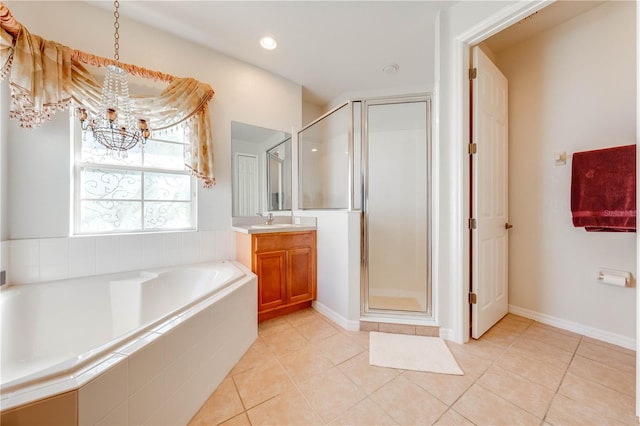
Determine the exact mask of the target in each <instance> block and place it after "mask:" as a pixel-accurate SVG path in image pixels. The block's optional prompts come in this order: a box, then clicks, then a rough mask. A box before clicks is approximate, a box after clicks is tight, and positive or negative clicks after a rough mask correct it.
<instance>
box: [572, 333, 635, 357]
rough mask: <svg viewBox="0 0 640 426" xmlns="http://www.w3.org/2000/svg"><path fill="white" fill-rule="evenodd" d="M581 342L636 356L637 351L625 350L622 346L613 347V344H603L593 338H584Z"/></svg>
mask: <svg viewBox="0 0 640 426" xmlns="http://www.w3.org/2000/svg"><path fill="white" fill-rule="evenodd" d="M581 341H582V342H586V343H591V344H593V345H598V346H603V347H605V348H608V349H611V350H614V351H617V352H623V353H626V354H627V355H633V356H635V355H636V351H634V350H632V349H627V348H623V347H622V346H618V345H613V344H611V343H607V342H603V341H602V340H596V339H593V338H591V337H586V336H582V340H581Z"/></svg>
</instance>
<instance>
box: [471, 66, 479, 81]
mask: <svg viewBox="0 0 640 426" xmlns="http://www.w3.org/2000/svg"><path fill="white" fill-rule="evenodd" d="M477 76H478V68H469V80H475V79H476V77H477Z"/></svg>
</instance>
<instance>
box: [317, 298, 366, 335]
mask: <svg viewBox="0 0 640 426" xmlns="http://www.w3.org/2000/svg"><path fill="white" fill-rule="evenodd" d="M312 306H313V309H315V310H316V311H318V312H320V313H321V314H322V315H324V316H325V317H327V318H329V319H330V320H331V321H333V322H334V323H336V324H337V325H339V326H340V327H342V328H344V329H345V330H350V331H358V330H360V321H349V320H348V319H346V318H345V317H343V316H342V315H340V314H338V313H337V312H336V311H334V310H333V309H330V308H328V307H327V306H326V305H323V304H322V303H320V302H318V301H314V302H313V304H312Z"/></svg>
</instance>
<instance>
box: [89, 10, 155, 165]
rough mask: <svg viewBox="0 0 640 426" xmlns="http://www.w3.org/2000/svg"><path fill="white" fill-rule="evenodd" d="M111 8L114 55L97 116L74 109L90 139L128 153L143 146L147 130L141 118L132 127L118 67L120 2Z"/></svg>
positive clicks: (124, 78)
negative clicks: (113, 9) (113, 18)
mask: <svg viewBox="0 0 640 426" xmlns="http://www.w3.org/2000/svg"><path fill="white" fill-rule="evenodd" d="M113 4H114V6H115V9H116V10H115V12H114V13H113V16H114V17H115V22H114V24H113V27H114V29H115V33H114V35H113V38H114V43H113V47H114V49H115V54H114V55H113V59H114V61H115V64H113V65H109V66H107V72H106V73H105V76H104V84H103V86H102V96H101V98H100V104H99V105H98V112H97V116H95V117H89V113H88V112H87V110H86V108H82V107H80V108H78V109H77V110H76V112H77V114H78V118H79V120H80V124H81V127H82V130H91V132H92V133H93V138H94V139H95V140H96V141H97V142H99V143H100V144H102V145H104V146H105V147H106V148H108V149H110V150H113V151H117V152H122V151H128V150H130V149H131V148H133V147H134V146H136V145H137V144H138V142H140V141H142V143H143V144H144V143H145V142H146V141H147V139H148V138H149V136H151V131H150V130H149V127H148V125H147V121H146V120H144V119H140V120H138V125H137V127H136V125H135V119H134V117H133V116H132V115H131V101H130V99H129V84H128V83H127V76H126V73H125V71H124V70H123V69H122V68H121V67H120V65H119V64H120V54H119V53H118V51H119V49H120V43H119V39H120V34H119V33H118V29H119V28H120V23H119V22H118V21H119V18H120V14H119V13H118V8H119V7H120V3H119V2H118V0H115V1H114V2H113Z"/></svg>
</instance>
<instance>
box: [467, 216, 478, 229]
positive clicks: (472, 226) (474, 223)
mask: <svg viewBox="0 0 640 426" xmlns="http://www.w3.org/2000/svg"><path fill="white" fill-rule="evenodd" d="M477 226H478V222H477V221H476V220H475V219H474V218H472V217H470V218H469V229H476V228H477Z"/></svg>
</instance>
